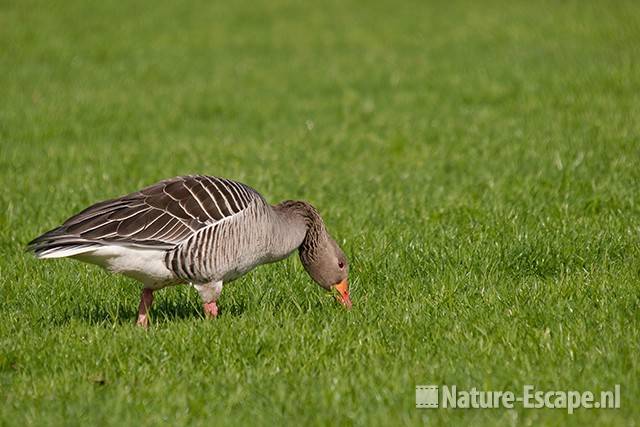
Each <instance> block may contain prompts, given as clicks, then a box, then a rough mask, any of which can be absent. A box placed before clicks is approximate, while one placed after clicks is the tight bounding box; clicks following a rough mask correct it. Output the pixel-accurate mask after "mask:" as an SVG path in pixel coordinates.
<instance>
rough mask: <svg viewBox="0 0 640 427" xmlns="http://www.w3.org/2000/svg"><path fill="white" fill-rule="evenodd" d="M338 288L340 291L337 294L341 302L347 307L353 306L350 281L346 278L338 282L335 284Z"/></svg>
mask: <svg viewBox="0 0 640 427" xmlns="http://www.w3.org/2000/svg"><path fill="white" fill-rule="evenodd" d="M334 288H336V290H337V291H338V292H339V294H338V295H336V298H337V299H338V301H340V304H342V305H344V306H345V307H346V308H347V309H349V308H351V298H350V297H349V281H348V280H347V279H344V280H343V281H342V282H340V283H338V284H337V285H335V286H334Z"/></svg>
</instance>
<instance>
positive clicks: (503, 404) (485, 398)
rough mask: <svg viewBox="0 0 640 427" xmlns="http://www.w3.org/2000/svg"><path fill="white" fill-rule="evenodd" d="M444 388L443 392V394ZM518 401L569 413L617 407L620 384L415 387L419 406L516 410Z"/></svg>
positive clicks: (535, 406)
mask: <svg viewBox="0 0 640 427" xmlns="http://www.w3.org/2000/svg"><path fill="white" fill-rule="evenodd" d="M440 391H441V393H440ZM516 404H518V405H522V407H523V408H529V409H539V408H550V409H566V410H567V412H568V413H569V414H573V411H574V410H575V409H578V408H585V409H617V408H620V384H616V385H615V386H614V388H613V390H603V391H600V392H599V393H594V392H592V391H576V390H551V391H545V390H538V389H536V387H535V386H533V385H530V384H526V385H525V386H524V387H522V392H521V393H520V394H516V393H515V392H513V391H494V390H478V389H477V388H476V387H472V388H471V389H470V390H466V389H465V390H459V389H458V387H457V386H455V385H443V386H442V389H441V390H440V386H437V385H418V386H416V408H452V409H458V408H460V409H469V408H473V409H494V408H505V409H513V407H514V406H515V405H516Z"/></svg>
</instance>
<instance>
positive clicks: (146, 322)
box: [136, 314, 149, 329]
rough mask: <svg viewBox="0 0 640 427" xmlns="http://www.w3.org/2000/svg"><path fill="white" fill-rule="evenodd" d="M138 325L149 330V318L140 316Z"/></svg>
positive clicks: (143, 315)
mask: <svg viewBox="0 0 640 427" xmlns="http://www.w3.org/2000/svg"><path fill="white" fill-rule="evenodd" d="M136 325H138V326H142V327H143V328H145V329H147V328H148V327H149V317H148V316H147V315H146V314H140V315H138V321H137V322H136Z"/></svg>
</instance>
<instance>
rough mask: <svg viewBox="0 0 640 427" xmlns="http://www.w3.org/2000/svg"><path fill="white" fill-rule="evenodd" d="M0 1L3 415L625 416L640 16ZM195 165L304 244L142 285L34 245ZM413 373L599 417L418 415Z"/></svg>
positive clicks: (259, 421) (417, 7)
mask: <svg viewBox="0 0 640 427" xmlns="http://www.w3.org/2000/svg"><path fill="white" fill-rule="evenodd" d="M224 3H229V5H225V4H223V3H222V2H220V4H214V3H213V2H209V1H191V2H168V1H162V0H161V1H155V2H151V1H145V2H112V1H103V2H84V1H64V2H62V1H53V2H51V1H50V2H32V1H14V2H9V1H6V0H5V1H0V70H1V72H0V94H1V95H0V97H1V99H2V101H1V102H0V150H1V151H0V180H1V181H0V182H1V183H2V186H1V188H0V206H2V208H1V209H0V292H1V295H0V425H7V426H11V425H16V426H18V425H20V426H22V425H114V426H115V425H118V426H120V425H151V424H155V425H159V424H164V425H205V424H208V425H247V424H251V425H282V424H291V425H329V424H330V425H337V424H340V425H352V424H353V425H363V426H370V425H423V424H428V425H440V424H458V423H464V424H471V425H495V424H510V425H519V424H522V425H539V424H542V425H558V424H560V423H562V424H571V425H596V424H598V425H620V424H627V425H637V423H638V419H640V410H639V409H638V408H639V406H638V401H639V400H640V383H639V382H638V378H639V377H640V356H639V354H638V343H640V321H639V320H640V317H639V316H638V313H639V310H640V287H639V283H640V245H639V238H640V221H639V219H640V200H639V193H638V190H639V184H638V183H639V182H640V168H639V167H638V165H639V160H640V146H639V145H638V144H639V143H640V120H638V118H640V44H639V43H638V40H640V6H639V5H638V3H637V2H633V1H619V2H589V1H564V2H556V1H548V2H506V1H505V2H474V1H470V0H469V1H447V2H431V3H428V4H427V3H424V2H415V3H409V2H404V3H402V4H401V5H398V4H395V2H389V3H382V2H380V3H371V2H362V3H355V2H343V1H331V2H323V3H322V4H321V5H314V4H312V3H295V2H283V1H279V0H278V1H264V2H259V3H258V2H253V1H252V2H248V1H246V2H244V1H241V2H234V3H236V4H234V5H233V6H232V5H231V3H232V2H224ZM185 173H208V174H214V175H220V176H225V177H229V178H233V179H237V180H240V181H242V182H245V183H247V184H249V185H251V186H253V187H254V188H256V189H258V190H259V191H261V192H262V193H263V194H264V195H265V197H266V198H267V199H268V200H270V201H272V202H277V201H280V200H282V199H287V198H300V199H306V200H309V201H310V202H312V203H313V204H314V205H315V206H316V207H317V208H318V209H319V210H320V211H321V213H322V214H323V216H324V217H325V220H326V222H327V223H328V225H329V227H330V229H331V231H332V233H333V235H334V236H335V237H336V238H337V240H338V242H340V244H341V245H342V246H343V247H344V249H345V251H346V253H347V255H348V256H349V258H350V260H351V272H352V273H351V281H352V299H353V301H354V308H353V310H351V311H350V312H347V311H345V310H342V309H341V307H339V306H338V305H337V304H336V303H335V302H334V301H332V300H331V299H330V298H327V296H326V295H325V294H323V293H322V292H321V291H320V289H319V288H318V287H317V286H315V285H314V284H313V283H312V282H311V281H310V279H309V278H308V277H307V276H306V274H305V273H304V271H303V269H302V268H301V266H300V263H299V261H298V260H297V259H296V257H292V258H291V259H289V260H287V261H285V262H282V263H279V264H274V265H270V266H266V267H261V268H259V269H257V270H256V271H254V272H253V273H251V274H249V275H247V276H245V277H243V278H241V279H239V280H238V281H236V282H234V283H232V284H231V285H229V286H227V287H226V288H225V291H224V292H223V295H222V297H221V300H220V307H221V315H220V316H219V318H218V319H216V320H215V321H207V320H206V319H203V318H202V314H201V308H200V306H199V301H198V297H197V294H196V293H195V291H194V290H192V289H190V288H187V287H179V288H172V289H167V290H164V291H162V292H159V293H158V296H157V304H156V305H155V306H154V308H153V324H152V327H151V328H150V329H149V330H148V331H143V330H140V329H138V328H136V327H134V325H133V323H134V319H135V314H136V310H137V302H138V296H139V287H138V285H137V284H136V283H135V282H133V281H131V280H129V279H126V278H122V277H118V276H111V275H108V274H107V273H105V272H103V271H101V270H100V269H98V268H97V267H94V266H90V265H85V264H80V263H76V262H73V261H68V260H56V261H47V262H44V261H38V260H36V259H34V258H33V257H31V256H30V255H28V254H25V253H24V252H23V248H24V246H25V243H26V242H28V241H29V240H30V239H31V238H33V237H35V236H37V235H39V234H40V233H42V232H44V231H46V230H48V229H49V228H51V227H53V226H56V225H58V224H59V223H60V222H61V221H63V220H64V219H65V218H66V217H68V216H69V215H71V214H73V213H75V212H77V211H78V210H80V209H82V208H84V207H86V206H87V205H89V204H91V203H93V202H96V201H99V200H102V199H105V198H109V197H112V196H116V195H120V194H123V193H126V192H129V191H132V190H136V189H138V188H140V187H141V186H143V185H146V184H150V183H153V182H155V181H156V180H159V179H162V178H166V177H171V176H175V175H179V174H185ZM417 384H457V385H458V388H462V389H465V388H466V389H469V388H471V387H477V388H479V389H487V390H513V391H516V392H517V391H519V390H521V389H522V387H523V386H524V385H525V384H535V385H536V386H537V387H538V388H539V389H545V390H555V389H560V390H568V389H574V390H592V391H599V390H603V389H611V388H613V385H614V384H621V394H622V407H621V408H620V409H618V410H595V409H592V410H585V409H581V410H578V411H577V412H576V413H575V414H573V415H567V414H566V411H565V410H526V409H523V408H522V407H521V406H516V409H514V410H506V409H494V410H445V409H440V410H416V409H415V401H414V398H415V394H414V392H415V386H416V385H417Z"/></svg>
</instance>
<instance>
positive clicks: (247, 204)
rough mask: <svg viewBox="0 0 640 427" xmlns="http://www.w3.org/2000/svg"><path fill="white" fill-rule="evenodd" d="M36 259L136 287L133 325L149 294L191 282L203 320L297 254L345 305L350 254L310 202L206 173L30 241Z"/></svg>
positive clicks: (108, 205) (84, 214) (113, 203)
mask: <svg viewBox="0 0 640 427" xmlns="http://www.w3.org/2000/svg"><path fill="white" fill-rule="evenodd" d="M27 249H28V250H29V251H31V252H32V253H33V254H35V256H36V257H37V258H72V259H76V260H79V261H82V262H88V263H92V264H96V265H99V266H101V267H103V268H104V269H106V270H107V271H110V272H113V273H119V274H123V275H125V276H128V277H130V278H133V279H135V280H137V281H139V282H141V283H142V292H141V295H140V305H139V308H138V318H137V324H138V325H140V326H142V327H144V328H146V327H147V326H148V325H149V310H150V308H151V305H152V303H153V293H154V292H155V291H156V290H159V289H162V288H164V287H167V286H173V285H179V284H191V285H192V286H193V287H194V288H195V289H196V290H197V292H198V293H199V295H200V297H201V299H202V303H203V308H204V312H205V316H206V317H208V318H214V317H216V316H217V315H218V306H217V305H216V301H217V299H218V297H219V296H220V293H221V292H222V287H223V284H227V283H229V282H231V281H233V280H235V279H237V278H238V277H240V276H242V275H244V274H245V273H247V272H249V271H250V270H252V269H253V268H255V267H257V266H259V265H261V264H266V263H271V262H275V261H279V260H282V259H285V258H287V257H288V256H289V255H291V254H292V253H293V252H294V251H295V250H296V249H298V254H299V257H300V261H301V263H302V265H303V266H304V269H305V270H306V272H307V273H308V274H309V276H311V278H312V279H313V280H314V281H315V282H316V283H317V284H318V285H320V286H321V287H322V288H324V289H325V290H327V291H334V290H335V291H337V292H335V294H336V298H337V299H338V301H339V302H340V303H342V305H344V306H345V307H346V308H351V305H352V304H351V299H350V296H349V282H348V273H349V264H348V261H347V257H346V256H345V254H344V252H343V251H342V249H340V247H339V246H338V244H337V243H336V241H335V240H334V239H333V238H332V237H331V235H330V234H329V232H328V231H327V228H326V227H325V224H324V221H323V220H322V218H321V217H320V214H319V213H318V211H317V210H316V209H315V208H314V207H313V206H312V205H311V204H309V203H307V202H304V201H297V200H286V201H283V202H281V203H278V204H276V205H270V204H269V203H268V202H267V201H266V200H265V199H264V197H263V196H262V195H260V193H258V192H257V191H256V190H254V189H253V188H251V187H249V186H247V185H245V184H242V183H240V182H237V181H233V180H230V179H225V178H218V177H214V176H206V175H189V176H178V177H175V178H170V179H166V180H163V181H160V182H158V183H156V184H153V185H150V186H148V187H145V188H143V189H141V190H139V191H136V192H134V193H130V194H127V195H124V196H121V197H117V198H115V199H111V200H106V201H103V202H99V203H96V204H94V205H92V206H89V207H88V208H86V209H85V210H83V211H81V212H80V213H78V214H76V215H74V216H72V217H71V218H69V219H67V220H66V221H65V222H64V223H63V224H62V225H61V226H59V227H57V228H54V229H53V230H50V231H48V232H46V233H44V234H42V235H41V236H39V237H37V238H35V239H34V240H32V241H31V242H29V243H28V245H27Z"/></svg>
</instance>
